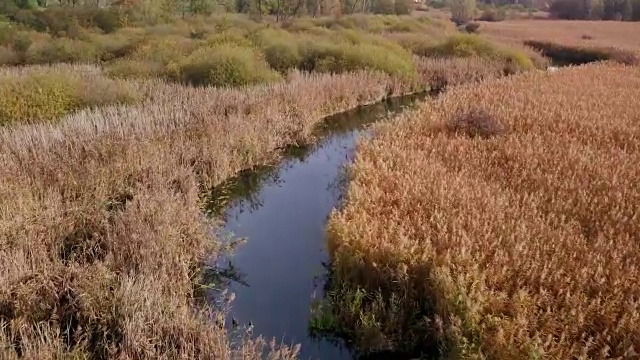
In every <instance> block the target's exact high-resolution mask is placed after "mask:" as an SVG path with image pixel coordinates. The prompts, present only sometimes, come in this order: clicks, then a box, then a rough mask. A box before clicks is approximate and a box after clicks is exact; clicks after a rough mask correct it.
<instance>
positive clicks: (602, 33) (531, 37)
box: [480, 20, 640, 57]
mask: <svg viewBox="0 0 640 360" xmlns="http://www.w3.org/2000/svg"><path fill="white" fill-rule="evenodd" d="M481 24H482V25H481V27H480V32H481V33H482V34H485V35H487V36H489V37H490V38H492V39H494V40H496V41H500V42H505V43H524V42H526V41H536V42H543V43H551V44H557V45H560V46H565V47H567V48H569V49H603V50H607V49H609V50H611V49H613V50H618V51H623V52H629V53H632V54H634V55H635V56H636V57H640V37H638V36H637V34H638V33H640V22H620V21H570V20H549V21H543V20H514V21H501V22H482V23H481ZM541 50H543V48H541Z"/></svg>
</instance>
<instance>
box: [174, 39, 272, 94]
mask: <svg viewBox="0 0 640 360" xmlns="http://www.w3.org/2000/svg"><path fill="white" fill-rule="evenodd" d="M169 76H171V77H173V78H174V79H179V80H181V81H182V82H185V83H189V84H192V85H212V86H243V85H251V84H258V83H267V82H272V81H275V80H278V79H279V78H280V76H279V75H278V73H276V72H275V71H273V70H271V69H270V68H269V65H268V64H267V63H266V62H265V60H264V59H263V58H262V56H261V55H260V54H259V53H258V52H256V51H255V50H253V49H250V48H244V47H239V46H235V45H230V44H225V45H222V46H219V47H215V48H202V49H199V50H197V51H195V52H194V53H193V54H191V55H190V56H188V57H187V58H185V59H184V60H182V61H180V62H179V63H178V64H177V65H176V68H175V69H170V75H169Z"/></svg>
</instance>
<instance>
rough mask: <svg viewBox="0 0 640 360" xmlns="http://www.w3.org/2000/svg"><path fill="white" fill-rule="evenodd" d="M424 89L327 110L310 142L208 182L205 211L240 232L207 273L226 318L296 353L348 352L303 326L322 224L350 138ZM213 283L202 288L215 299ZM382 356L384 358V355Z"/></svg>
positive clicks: (316, 287) (319, 274) (318, 262)
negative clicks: (225, 306) (223, 298)
mask: <svg viewBox="0 0 640 360" xmlns="http://www.w3.org/2000/svg"><path fill="white" fill-rule="evenodd" d="M426 96H428V94H420V95H411V96H405V97H400V98H394V99H389V100H386V101H383V102H380V103H376V104H373V105H368V106H362V107H359V108H356V109H353V110H350V111H347V112H344V113H340V114H338V115H334V116H331V117H328V118H326V120H325V121H324V122H323V123H322V124H321V125H320V126H318V127H317V128H316V129H315V130H314V133H315V135H316V137H317V139H318V140H319V141H318V142H317V143H316V144H313V145H306V146H295V147H289V148H288V149H286V151H285V156H284V159H283V161H282V162H281V163H280V164H279V165H278V166H261V167H256V168H253V169H250V170H247V171H243V172H241V173H240V174H238V176H236V177H234V178H232V179H230V180H228V181H225V182H224V183H223V184H221V185H219V186H217V187H216V188H214V189H212V190H211V192H210V195H209V198H208V199H207V202H206V204H207V211H208V213H209V214H211V215H214V216H217V217H220V218H221V219H223V220H225V225H224V228H223V229H222V230H221V234H219V236H222V237H225V236H228V234H232V236H231V239H240V238H244V239H246V243H244V244H241V245H239V246H237V248H236V249H235V251H234V252H233V255H232V257H231V258H230V259H218V260H217V262H216V263H215V264H211V265H212V266H211V267H210V268H209V270H208V271H209V275H210V276H211V278H212V279H215V280H216V281H217V282H218V286H216V287H217V288H218V289H220V288H221V287H222V288H225V289H226V290H227V291H230V292H233V293H234V295H235V300H234V301H233V303H232V305H231V310H230V315H231V316H230V318H233V319H236V320H237V321H238V322H239V323H240V324H244V325H246V324H252V325H253V327H254V328H253V329H254V330H253V331H254V333H255V334H260V335H263V336H265V337H266V338H272V337H275V338H276V340H279V341H281V342H282V343H284V344H301V346H302V347H301V353H300V358H301V359H336V360H339V359H352V358H355V357H356V356H355V355H354V352H353V351H352V350H351V349H349V347H348V346H346V345H345V343H344V341H342V340H341V339H340V338H339V337H334V336H320V337H319V336H315V335H314V334H312V333H310V331H309V322H310V317H311V307H312V304H313V302H314V298H317V299H322V298H323V297H324V295H325V294H324V291H325V286H326V282H327V269H326V264H327V263H328V262H329V258H328V254H327V253H326V250H325V224H326V221H327V217H328V215H329V213H330V211H331V209H332V208H334V207H336V206H337V205H338V204H339V201H340V197H341V189H342V188H343V186H342V185H343V184H344V183H345V181H346V178H345V175H344V171H343V168H344V165H346V164H348V163H349V161H350V159H351V157H352V155H353V150H354V147H355V144H356V142H357V139H358V138H359V137H361V136H366V135H367V134H368V130H367V128H368V125H370V124H372V123H374V122H376V121H379V120H381V119H385V118H389V117H390V116H391V115H393V114H397V113H399V112H401V111H403V110H404V109H406V108H408V107H412V106H413V105H414V104H415V103H416V102H417V101H419V100H421V99H423V98H425V97H426ZM217 296H219V291H211V292H210V293H209V294H208V297H209V301H211V302H212V303H213V302H215V301H216V297H217ZM385 358H391V357H389V356H387V357H385Z"/></svg>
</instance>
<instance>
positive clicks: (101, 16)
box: [92, 9, 122, 34]
mask: <svg viewBox="0 0 640 360" xmlns="http://www.w3.org/2000/svg"><path fill="white" fill-rule="evenodd" d="M92 20H93V23H94V24H95V26H96V27H98V28H99V29H100V30H102V31H103V32H104V33H105V34H110V33H113V32H115V31H116V30H118V29H119V28H121V27H122V23H121V21H120V15H119V14H118V13H117V12H115V11H114V10H106V9H97V10H96V13H95V14H94V15H93V19H92Z"/></svg>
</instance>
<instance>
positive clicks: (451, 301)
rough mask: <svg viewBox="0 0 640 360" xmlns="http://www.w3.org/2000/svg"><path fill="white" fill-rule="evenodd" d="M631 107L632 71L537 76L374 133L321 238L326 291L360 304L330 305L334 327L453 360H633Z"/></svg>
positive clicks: (593, 68)
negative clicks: (327, 267)
mask: <svg viewBox="0 0 640 360" xmlns="http://www.w3.org/2000/svg"><path fill="white" fill-rule="evenodd" d="M639 91H640V72H639V69H638V68H637V67H627V66H621V65H615V64H610V63H609V64H599V65H588V66H583V67H580V68H571V69H563V70H561V71H558V72H555V73H553V74H548V73H544V72H535V73H530V74H525V75H518V76H515V77H511V78H508V79H503V80H500V81H487V82H483V83H481V84H480V85H474V86H461V87H458V88H453V89H450V90H449V91H448V92H447V93H445V94H444V95H442V96H441V97H439V98H438V99H436V100H434V101H432V102H427V103H425V104H424V105H423V106H422V107H421V108H420V109H418V110H416V111H415V112H413V113H409V114H406V115H402V116H401V117H400V118H398V119H396V120H395V121H394V122H393V123H389V124H381V125H379V126H377V127H376V135H375V137H374V138H373V139H371V140H366V141H364V142H363V143H362V144H361V145H360V146H359V148H358V151H357V155H356V159H355V161H354V164H353V166H352V167H351V168H350V172H349V174H350V180H351V181H350V183H349V186H348V193H347V197H346V205H345V206H344V208H342V209H341V210H339V211H336V212H335V213H333V214H332V216H331V220H330V222H329V225H328V233H329V251H330V253H331V258H332V264H333V265H332V268H333V269H332V274H333V277H332V280H333V282H334V285H333V286H332V289H335V290H337V291H338V292H340V291H343V289H345V288H346V289H347V290H346V291H347V292H350V293H352V294H353V293H355V292H362V291H364V293H365V294H367V296H365V297H364V299H367V300H366V301H363V302H362V303H361V305H360V306H356V307H355V308H353V307H349V306H348V305H345V304H343V303H341V302H340V301H341V299H349V298H350V297H349V296H343V297H341V298H337V299H334V300H335V301H336V306H333V307H331V309H332V311H333V312H334V313H333V316H334V317H335V318H336V319H339V320H340V321H341V323H340V324H339V325H338V326H341V327H342V328H343V329H344V328H347V329H349V330H350V333H351V334H362V333H363V332H364V333H368V330H367V329H368V326H367V325H366V324H360V323H359V322H358V321H357V319H367V318H376V319H379V320H385V321H386V320H389V319H397V320H396V321H390V322H383V321H381V322H379V323H378V324H376V325H375V331H374V332H373V333H374V334H382V336H384V338H385V339H399V340H401V341H399V342H398V343H392V344H393V346H394V347H397V348H403V347H408V348H412V349H414V351H415V352H416V353H419V351H420V350H421V349H422V346H424V345H425V344H432V343H436V344H437V345H438V348H439V351H440V352H442V354H443V355H444V356H446V357H448V358H456V359H457V358H486V359H527V358H552V359H567V358H579V359H587V358H589V359H600V358H634V357H637V353H636V351H637V349H640V343H639V342H638V339H640V333H638V327H637V323H638V320H640V308H639V305H638V302H637V299H638V297H639V296H640V293H639V291H640V288H639V287H638V285H637V284H638V281H639V280H640V279H639V276H640V272H639V271H638V268H637V266H636V265H635V264H637V263H638V262H639V260H640V259H639V257H640V252H638V247H637V244H638V241H639V240H640V239H639V238H638V234H640V221H639V220H638V216H637V214H638V204H640V188H639V186H638V182H637V181H635V179H637V178H638V176H640V174H639V173H638V167H637V166H636V164H637V162H638V160H640V159H639V156H640V147H639V146H638V141H637V139H638V137H639V136H640V127H639V124H638V121H637V119H638V112H637V109H636V108H635V107H630V106H628V104H629V103H632V102H634V101H635V100H634V99H636V98H637V97H638V96H640V94H639V93H638V92H639ZM585 97H588V98H590V99H600V101H584V99H585ZM499 129H508V131H502V130H500V131H498V130H499ZM476 134H480V135H482V134H486V135H490V136H475V135H476ZM470 135H471V136H470ZM378 299H382V303H383V304H392V303H395V302H399V305H397V306H395V307H394V308H396V309H400V312H399V313H398V314H397V315H394V316H387V315H386V314H387V313H388V312H387V310H385V311H378V310H377V309H376V305H375V304H377V303H380V301H379V300H378ZM416 314H417V315H418V316H415V315H416ZM352 325H353V326H352ZM376 336H380V335H376ZM361 343H366V341H365V340H364V339H362V340H361Z"/></svg>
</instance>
